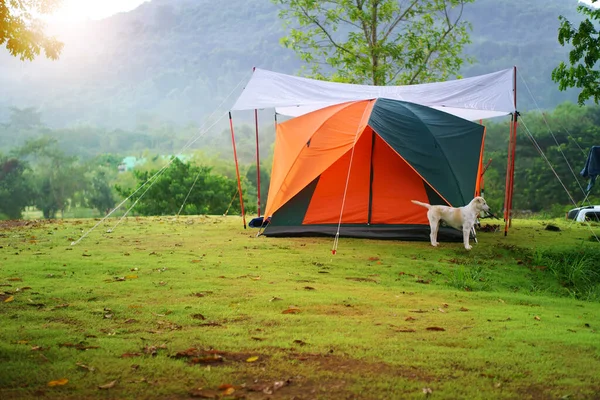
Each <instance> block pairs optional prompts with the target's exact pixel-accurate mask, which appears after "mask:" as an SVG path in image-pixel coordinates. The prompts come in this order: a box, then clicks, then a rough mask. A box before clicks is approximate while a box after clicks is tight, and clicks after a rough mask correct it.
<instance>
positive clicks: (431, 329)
mask: <svg viewBox="0 0 600 400" xmlns="http://www.w3.org/2000/svg"><path fill="white" fill-rule="evenodd" d="M427 330H428V331H445V329H444V328H440V327H439V326H430V327H428V328H427Z"/></svg>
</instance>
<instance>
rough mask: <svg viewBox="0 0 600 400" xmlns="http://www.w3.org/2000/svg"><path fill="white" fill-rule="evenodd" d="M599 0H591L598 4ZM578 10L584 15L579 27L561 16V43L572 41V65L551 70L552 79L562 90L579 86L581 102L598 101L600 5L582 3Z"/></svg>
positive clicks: (562, 65) (599, 90)
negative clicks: (599, 26) (599, 6)
mask: <svg viewBox="0 0 600 400" xmlns="http://www.w3.org/2000/svg"><path fill="white" fill-rule="evenodd" d="M596 1H597V0H592V3H595V2H596ZM577 11H578V12H579V13H580V14H582V15H583V16H584V20H583V21H581V23H580V24H579V27H578V28H575V27H574V26H573V24H572V23H571V22H570V21H569V20H568V19H567V18H565V17H564V16H560V22H561V24H560V28H559V30H558V42H559V43H560V44H561V46H565V45H566V44H571V45H572V46H573V49H572V50H571V51H570V52H569V65H567V64H566V63H565V62H561V63H560V64H559V65H558V67H556V68H555V69H554V70H553V71H552V79H553V80H554V81H555V82H557V83H558V87H559V89H560V90H566V89H567V88H574V87H576V88H578V89H580V93H579V97H578V101H579V104H580V105H583V104H584V103H585V101H586V100H588V99H590V98H592V99H593V100H594V102H595V103H596V104H598V102H599V101H600V86H599V85H598V81H599V80H600V70H598V68H597V63H598V60H600V31H599V30H598V29H597V28H596V27H597V25H598V22H600V21H599V20H600V8H595V7H592V6H589V5H583V4H580V5H579V6H577Z"/></svg>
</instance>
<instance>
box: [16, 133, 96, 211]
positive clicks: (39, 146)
mask: <svg viewBox="0 0 600 400" xmlns="http://www.w3.org/2000/svg"><path fill="white" fill-rule="evenodd" d="M15 154H16V155H18V156H19V157H23V158H25V157H34V161H32V165H33V166H34V171H35V172H36V173H35V180H36V193H35V198H34V205H35V206H36V207H37V208H38V209H40V210H42V212H43V214H44V218H55V217H56V213H57V212H58V211H60V212H61V213H62V214H63V216H64V211H65V210H66V208H67V207H68V206H69V204H70V203H71V202H72V200H73V196H74V195H75V193H77V192H78V191H81V190H83V189H84V187H85V180H84V175H83V171H82V169H81V167H80V165H79V164H78V160H77V157H74V156H68V155H66V154H65V153H64V152H63V151H62V150H61V149H60V148H59V147H58V145H57V142H56V140H55V139H53V138H50V137H41V138H39V139H36V140H29V141H27V142H26V143H25V144H24V145H23V146H22V147H21V148H20V149H17V150H16V151H15Z"/></svg>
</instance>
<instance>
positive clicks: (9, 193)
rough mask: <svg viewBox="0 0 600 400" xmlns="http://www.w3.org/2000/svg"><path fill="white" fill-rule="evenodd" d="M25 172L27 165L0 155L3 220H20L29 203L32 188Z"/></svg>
mask: <svg viewBox="0 0 600 400" xmlns="http://www.w3.org/2000/svg"><path fill="white" fill-rule="evenodd" d="M27 170H28V167H27V163H25V162H23V161H21V160H19V159H16V158H8V157H3V156H1V155H0V215H4V217H5V218H10V219H18V218H20V217H21V213H22V211H23V210H24V209H25V207H27V206H28V205H29V204H30V203H31V200H32V188H31V182H30V179H29V176H28V174H27V172H28V171H27ZM0 219H2V218H0Z"/></svg>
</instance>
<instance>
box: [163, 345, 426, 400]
mask: <svg viewBox="0 0 600 400" xmlns="http://www.w3.org/2000/svg"><path fill="white" fill-rule="evenodd" d="M273 354H274V353H273ZM279 354H281V353H279ZM172 357H173V358H178V359H184V360H186V361H187V362H188V363H189V364H190V365H200V366H202V364H204V365H205V366H206V365H211V367H216V368H218V367H219V365H228V364H229V365H231V364H236V365H237V366H236V368H238V371H239V375H238V377H237V378H236V379H235V380H234V382H235V383H234V382H232V384H226V385H221V386H219V387H205V388H192V389H190V391H189V395H190V397H192V398H207V399H218V398H223V397H225V398H232V399H235V398H238V399H249V400H254V399H266V398H268V399H296V400H302V399H315V398H321V397H323V398H335V399H362V398H368V396H363V395H358V394H356V393H352V391H351V388H352V387H353V385H354V384H355V383H356V382H358V381H359V380H362V379H364V377H365V376H369V377H380V378H388V379H398V378H400V379H406V380H411V381H418V382H423V383H430V382H433V381H437V378H436V377H434V376H432V375H429V374H428V373H426V372H425V371H422V370H419V369H417V368H411V367H404V366H399V365H391V364H387V363H384V362H378V361H364V360H359V359H354V358H349V357H344V356H338V355H334V354H332V353H298V352H289V353H284V354H283V355H282V358H279V357H277V360H274V359H271V357H269V356H268V355H263V354H261V355H257V354H250V353H236V352H226V351H217V350H202V349H197V348H189V349H187V350H183V351H180V352H178V353H176V354H175V355H173V356H172ZM271 361H272V362H275V363H276V364H278V367H277V368H271V366H270V362H271ZM282 364H283V365H282ZM286 365H287V366H286ZM300 365H301V366H302V368H298V367H299V366H300ZM243 366H247V367H250V368H243ZM253 367H258V368H253ZM305 369H308V370H310V371H314V374H311V375H312V376H318V377H316V378H315V377H312V378H308V377H306V376H302V375H293V374H286V372H283V373H282V372H281V371H290V372H291V371H302V370H305ZM296 373H297V372H296Z"/></svg>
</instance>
